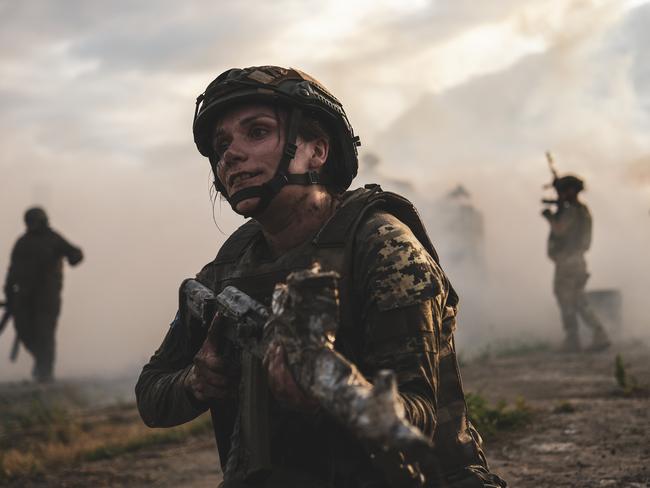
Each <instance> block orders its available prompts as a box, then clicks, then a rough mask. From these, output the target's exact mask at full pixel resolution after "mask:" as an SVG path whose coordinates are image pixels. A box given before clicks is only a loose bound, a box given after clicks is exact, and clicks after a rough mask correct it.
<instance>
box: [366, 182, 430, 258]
mask: <svg viewBox="0 0 650 488" xmlns="http://www.w3.org/2000/svg"><path fill="white" fill-rule="evenodd" d="M370 210H383V211H385V212H388V213H389V214H391V215H393V216H395V217H397V219H399V220H400V221H401V222H403V223H404V224H406V225H407V226H408V227H409V228H410V229H411V232H413V234H414V235H415V237H416V238H417V239H418V241H420V244H422V246H424V248H425V249H426V250H427V252H428V253H429V254H430V255H431V257H432V258H433V259H434V260H435V262H436V263H440V260H439V258H438V253H437V252H436V249H435V247H434V246H433V243H432V242H431V239H430V238H429V234H428V233H427V230H426V228H425V226H424V222H422V219H421V218H420V214H419V213H418V211H417V209H416V208H415V206H414V205H413V204H412V203H411V202H410V201H409V200H407V199H406V198H404V197H403V196H401V195H398V194H397V193H392V192H389V191H379V192H378V193H376V194H375V195H373V198H372V199H371V201H370V202H369V205H368V207H367V210H366V211H370Z"/></svg>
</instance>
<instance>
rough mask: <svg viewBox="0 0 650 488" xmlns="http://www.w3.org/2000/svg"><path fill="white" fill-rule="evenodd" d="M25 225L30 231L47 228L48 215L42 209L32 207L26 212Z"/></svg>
mask: <svg viewBox="0 0 650 488" xmlns="http://www.w3.org/2000/svg"><path fill="white" fill-rule="evenodd" d="M23 219H24V221H25V225H26V226H27V228H28V229H30V230H37V229H42V228H46V227H47V226H48V225H49V221H48V218H47V214H46V213H45V210H44V209H43V208H42V207H31V208H28V209H27V210H26V211H25V215H24V217H23Z"/></svg>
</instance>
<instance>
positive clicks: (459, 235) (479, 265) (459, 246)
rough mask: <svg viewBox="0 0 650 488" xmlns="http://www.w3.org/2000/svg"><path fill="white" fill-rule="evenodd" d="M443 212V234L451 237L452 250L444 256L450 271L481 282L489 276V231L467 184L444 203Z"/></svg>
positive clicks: (452, 192)
mask: <svg viewBox="0 0 650 488" xmlns="http://www.w3.org/2000/svg"><path fill="white" fill-rule="evenodd" d="M440 206H441V208H442V209H443V215H442V216H441V222H442V225H443V229H441V230H442V232H444V234H445V235H447V236H449V242H448V243H447V247H448V249H443V251H441V255H442V256H443V257H444V258H446V259H447V260H448V261H449V263H450V268H454V267H455V268H459V269H460V270H462V272H461V273H460V274H467V275H470V276H472V277H473V279H476V278H477V277H478V278H480V279H481V280H482V279H484V277H485V269H486V264H485V231H484V225H483V214H481V212H480V211H479V210H478V209H477V208H476V207H475V206H474V204H473V203H472V197H471V195H470V193H469V191H467V189H466V188H465V187H464V186H463V185H460V184H459V185H457V186H456V187H455V188H454V189H453V190H451V191H450V192H449V193H447V195H446V196H445V198H444V200H443V201H442V202H441V204H440Z"/></svg>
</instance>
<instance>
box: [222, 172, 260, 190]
mask: <svg viewBox="0 0 650 488" xmlns="http://www.w3.org/2000/svg"><path fill="white" fill-rule="evenodd" d="M261 174H262V172H261V171H254V172H250V171H240V172H239V173H235V174H234V175H232V176H230V177H229V178H228V186H230V188H233V187H235V186H240V185H241V184H242V183H243V182H244V181H246V180H250V179H251V178H255V177H256V176H259V175H261Z"/></svg>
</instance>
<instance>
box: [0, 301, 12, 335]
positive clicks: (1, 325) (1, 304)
mask: <svg viewBox="0 0 650 488" xmlns="http://www.w3.org/2000/svg"><path fill="white" fill-rule="evenodd" d="M0 308H4V309H5V311H4V313H3V314H2V318H1V319H0V334H2V331H3V330H4V328H5V327H6V326H7V324H8V323H9V319H10V318H11V309H10V308H9V305H8V304H7V303H6V302H0Z"/></svg>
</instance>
